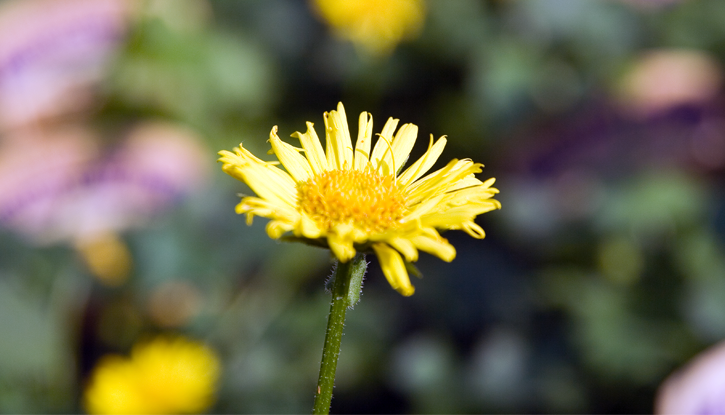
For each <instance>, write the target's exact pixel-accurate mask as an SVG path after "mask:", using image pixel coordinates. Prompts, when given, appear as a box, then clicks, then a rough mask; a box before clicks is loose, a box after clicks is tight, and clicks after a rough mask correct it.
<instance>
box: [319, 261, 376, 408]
mask: <svg viewBox="0 0 725 415" xmlns="http://www.w3.org/2000/svg"><path fill="white" fill-rule="evenodd" d="M367 265H368V263H367V261H365V255H363V254H357V255H355V257H354V258H353V259H352V260H350V261H348V262H339V261H338V262H337V268H336V269H335V274H334V276H333V278H334V281H333V283H332V289H331V291H332V303H331V304H330V316H329V317H328V318H327V332H326V333H325V346H324V347H323V348H322V362H321V363H320V376H319V378H318V379H317V394H316V395H315V405H314V407H313V408H312V413H313V414H328V413H330V402H331V401H332V388H333V386H335V371H336V370H337V359H338V358H339V357H340V343H341V341H342V329H343V327H344V325H345V313H346V312H347V308H348V307H351V306H353V305H355V303H357V301H358V299H359V298H360V288H361V285H362V280H363V276H364V275H365V270H366V269H367Z"/></svg>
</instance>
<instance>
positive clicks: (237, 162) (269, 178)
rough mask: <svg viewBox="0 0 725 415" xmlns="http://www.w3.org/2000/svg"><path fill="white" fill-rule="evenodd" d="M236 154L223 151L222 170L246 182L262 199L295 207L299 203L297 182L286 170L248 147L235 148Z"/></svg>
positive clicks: (220, 159) (221, 158) (221, 153)
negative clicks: (264, 159) (258, 156)
mask: <svg viewBox="0 0 725 415" xmlns="http://www.w3.org/2000/svg"><path fill="white" fill-rule="evenodd" d="M234 151H235V154H232V153H230V152H228V151H221V152H219V154H220V155H221V156H222V157H220V158H219V161H221V162H222V163H223V164H222V170H224V171H225V172H226V173H227V174H229V175H230V176H232V177H236V178H237V179H240V180H242V181H243V182H245V183H246V184H247V185H248V186H249V187H251V188H252V190H253V191H254V192H255V193H256V194H257V195H258V196H259V197H261V198H262V199H266V200H269V201H271V202H274V203H276V204H279V205H282V204H284V205H287V206H288V207H291V208H295V207H296V205H297V184H296V183H295V181H294V179H292V176H290V175H289V174H288V173H286V172H285V171H283V170H281V169H279V168H278V167H275V166H273V165H272V164H270V163H267V162H265V161H262V160H260V159H258V158H257V157H255V156H254V155H253V154H252V153H250V152H249V151H248V150H247V149H245V148H244V147H242V145H241V144H240V145H239V147H237V148H235V149H234Z"/></svg>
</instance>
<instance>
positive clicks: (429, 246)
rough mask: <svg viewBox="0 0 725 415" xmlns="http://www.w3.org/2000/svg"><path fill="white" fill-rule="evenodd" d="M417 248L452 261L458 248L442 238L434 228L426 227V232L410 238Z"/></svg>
mask: <svg viewBox="0 0 725 415" xmlns="http://www.w3.org/2000/svg"><path fill="white" fill-rule="evenodd" d="M410 240H411V242H413V244H414V245H415V247H416V248H418V249H420V250H421V251H425V252H428V253H429V254H432V255H435V256H437V257H438V258H440V259H442V260H444V261H446V262H451V261H453V259H454V258H455V257H456V248H454V247H453V245H451V244H449V243H448V240H446V239H445V238H442V237H441V236H440V235H439V234H438V232H436V230H435V229H433V228H426V229H425V233H423V234H421V235H416V236H413V237H411V238H410Z"/></svg>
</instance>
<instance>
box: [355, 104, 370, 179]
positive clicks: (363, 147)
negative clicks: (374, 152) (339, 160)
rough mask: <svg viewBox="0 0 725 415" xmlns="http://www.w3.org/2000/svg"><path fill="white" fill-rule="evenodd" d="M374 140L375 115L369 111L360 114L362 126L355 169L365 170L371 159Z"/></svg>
mask: <svg viewBox="0 0 725 415" xmlns="http://www.w3.org/2000/svg"><path fill="white" fill-rule="evenodd" d="M372 140H373V116H372V115H370V114H368V113H367V112H363V113H361V114H360V126H359V127H358V132H357V143H356V144H355V169H356V170H365V167H367V165H368V162H369V161H370V144H371V142H372Z"/></svg>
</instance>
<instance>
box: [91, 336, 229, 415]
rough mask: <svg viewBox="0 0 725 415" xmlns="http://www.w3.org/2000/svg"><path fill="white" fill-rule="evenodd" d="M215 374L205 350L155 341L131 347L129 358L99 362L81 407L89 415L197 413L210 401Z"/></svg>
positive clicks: (215, 364) (177, 341) (175, 340)
mask: <svg viewBox="0 0 725 415" xmlns="http://www.w3.org/2000/svg"><path fill="white" fill-rule="evenodd" d="M219 371H220V365H219V360H218V358H217V357H216V355H215V354H214V352H213V351H212V350H211V349H209V348H207V347H206V346H204V345H202V344H200V343H197V342H195V341H191V340H187V339H185V338H183V337H165V336H161V337H157V338H155V339H153V340H152V341H150V342H147V343H141V344H138V345H136V346H134V348H133V351H132V352H131V357H130V358H126V357H122V356H118V355H109V356H105V357H104V358H102V359H101V360H100V361H99V363H98V365H97V366H96V367H95V368H94V370H93V373H92V375H91V380H90V383H89V385H88V387H87V388H86V391H85V396H84V398H85V407H86V410H87V411H88V412H89V413H91V414H164V413H166V414H175V413H199V412H202V411H204V410H205V409H207V408H208V407H209V406H210V405H211V404H212V403H213V401H214V392H215V388H216V382H217V379H218V377H219Z"/></svg>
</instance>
